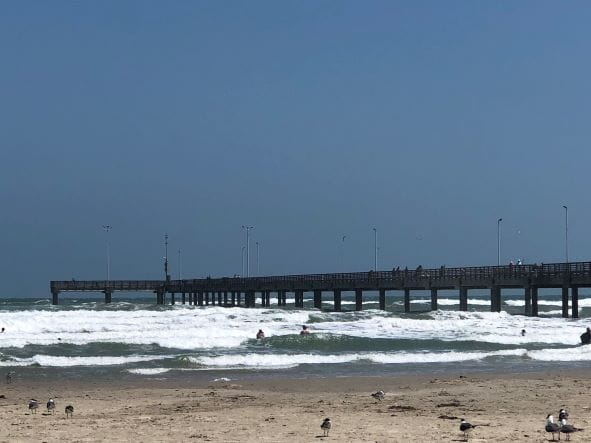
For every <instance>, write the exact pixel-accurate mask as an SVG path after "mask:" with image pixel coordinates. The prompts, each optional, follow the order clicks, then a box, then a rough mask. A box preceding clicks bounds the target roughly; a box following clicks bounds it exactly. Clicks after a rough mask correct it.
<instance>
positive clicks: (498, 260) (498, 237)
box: [497, 218, 503, 266]
mask: <svg viewBox="0 0 591 443" xmlns="http://www.w3.org/2000/svg"><path fill="white" fill-rule="evenodd" d="M502 221H503V219H502V218H499V219H498V220H497V266H501V222H502Z"/></svg>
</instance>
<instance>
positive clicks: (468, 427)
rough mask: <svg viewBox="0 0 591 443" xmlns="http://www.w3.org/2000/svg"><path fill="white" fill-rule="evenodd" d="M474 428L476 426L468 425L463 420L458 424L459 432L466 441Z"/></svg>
mask: <svg viewBox="0 0 591 443" xmlns="http://www.w3.org/2000/svg"><path fill="white" fill-rule="evenodd" d="M475 427H476V425H472V424H470V423H468V422H467V421H466V420H464V419H463V418H462V419H461V422H460V431H462V432H463V433H464V438H465V439H466V440H468V436H469V434H470V431H472V429H474V428H475Z"/></svg>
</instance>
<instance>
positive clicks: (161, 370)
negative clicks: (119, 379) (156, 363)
mask: <svg viewBox="0 0 591 443" xmlns="http://www.w3.org/2000/svg"><path fill="white" fill-rule="evenodd" d="M168 371H170V369H168V368H144V369H141V368H138V369H128V370H127V372H130V373H132V374H140V375H157V374H164V373H165V372H168Z"/></svg>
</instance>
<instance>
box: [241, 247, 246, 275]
mask: <svg viewBox="0 0 591 443" xmlns="http://www.w3.org/2000/svg"><path fill="white" fill-rule="evenodd" d="M245 250H246V246H242V251H241V253H240V258H241V259H242V265H241V268H240V277H244V251H245Z"/></svg>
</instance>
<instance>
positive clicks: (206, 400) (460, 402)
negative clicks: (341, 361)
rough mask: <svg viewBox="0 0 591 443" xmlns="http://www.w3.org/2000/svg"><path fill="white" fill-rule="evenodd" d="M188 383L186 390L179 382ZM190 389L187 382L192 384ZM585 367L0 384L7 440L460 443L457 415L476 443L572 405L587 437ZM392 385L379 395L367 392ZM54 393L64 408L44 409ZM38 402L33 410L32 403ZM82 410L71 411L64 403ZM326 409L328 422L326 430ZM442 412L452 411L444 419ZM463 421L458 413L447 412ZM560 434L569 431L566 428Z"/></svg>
mask: <svg viewBox="0 0 591 443" xmlns="http://www.w3.org/2000/svg"><path fill="white" fill-rule="evenodd" d="M181 386H183V387H181ZM187 386H190V387H189V388H187ZM590 387H591V378H590V377H589V376H588V375H587V374H585V373H580V372H579V373H572V372H570V373H568V374H563V375H557V374H554V375H549V374H529V375H527V374H526V375H482V374H478V375H467V376H458V377H453V378H449V377H447V378H445V377H392V378H366V377H361V378H360V377H356V378H331V379H313V380H294V379H290V380H270V381H246V382H238V383H233V382H231V381H230V382H223V383H220V382H216V383H204V382H201V383H197V382H195V384H194V386H191V383H189V384H188V383H187V382H186V381H182V382H181V381H178V382H175V381H172V382H171V381H159V380H147V381H142V382H139V381H138V382H134V383H133V384H132V383H130V382H125V383H123V384H121V382H115V383H113V384H105V383H104V382H87V383H83V382H76V383H75V384H74V383H63V384H61V385H60V384H58V383H51V386H49V385H48V384H47V383H43V384H42V383H41V382H27V381H23V380H17V381H16V382H15V383H13V384H10V385H5V384H3V385H0V394H2V395H4V396H5V398H0V441H7V442H15V441H36V442H39V441H47V442H54V441H69V442H74V441H135V442H148V441H186V442H199V441H220V442H250V441H252V442H255V441H256V442H283V441H297V442H314V441H338V442H347V441H351V442H352V441H355V442H361V441H371V442H438V441H462V440H463V437H462V434H461V433H460V432H459V418H460V417H465V418H466V419H468V420H469V421H470V422H471V423H473V424H488V425H489V426H482V427H477V428H476V429H475V430H474V432H473V433H472V436H471V438H470V441H473V442H485V441H496V442H502V441H528V442H543V441H548V440H549V438H550V436H549V435H548V434H546V433H545V432H544V430H543V428H544V426H543V425H544V419H545V417H546V415H547V414H548V413H550V412H552V413H554V414H555V416H556V418H557V415H558V410H559V409H560V408H561V407H566V408H567V410H568V411H569V413H570V419H571V420H570V422H571V424H573V425H575V426H578V427H582V428H587V429H586V430H585V431H582V432H579V433H577V434H575V435H573V437H572V440H573V441H591V426H589V421H590V420H591V415H590V409H591V408H590V405H591V403H590V402H591V396H590V395H589V392H590ZM378 389H382V390H384V391H386V398H385V400H384V401H383V402H381V403H380V402H377V401H375V400H374V399H373V398H372V397H371V396H370V395H369V394H370V393H371V392H373V391H376V390H378ZM49 395H53V396H54V398H55V399H56V401H57V405H58V406H57V412H56V413H55V415H48V414H47V413H46V411H45V402H46V401H47V399H48V396H49ZM31 397H34V398H37V399H38V400H39V401H40V408H39V410H38V412H37V414H30V413H29V411H28V409H27V400H28V399H29V398H31ZM68 404H72V405H73V406H74V407H75V412H74V417H73V419H66V416H65V414H64V407H65V406H66V405H68ZM324 417H330V418H331V419H332V421H333V429H332V431H331V433H330V436H329V437H328V438H323V437H321V435H322V432H321V430H320V423H321V421H322V419H323V418H324ZM446 417H447V418H446ZM451 417H457V418H451ZM563 439H564V436H563Z"/></svg>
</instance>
